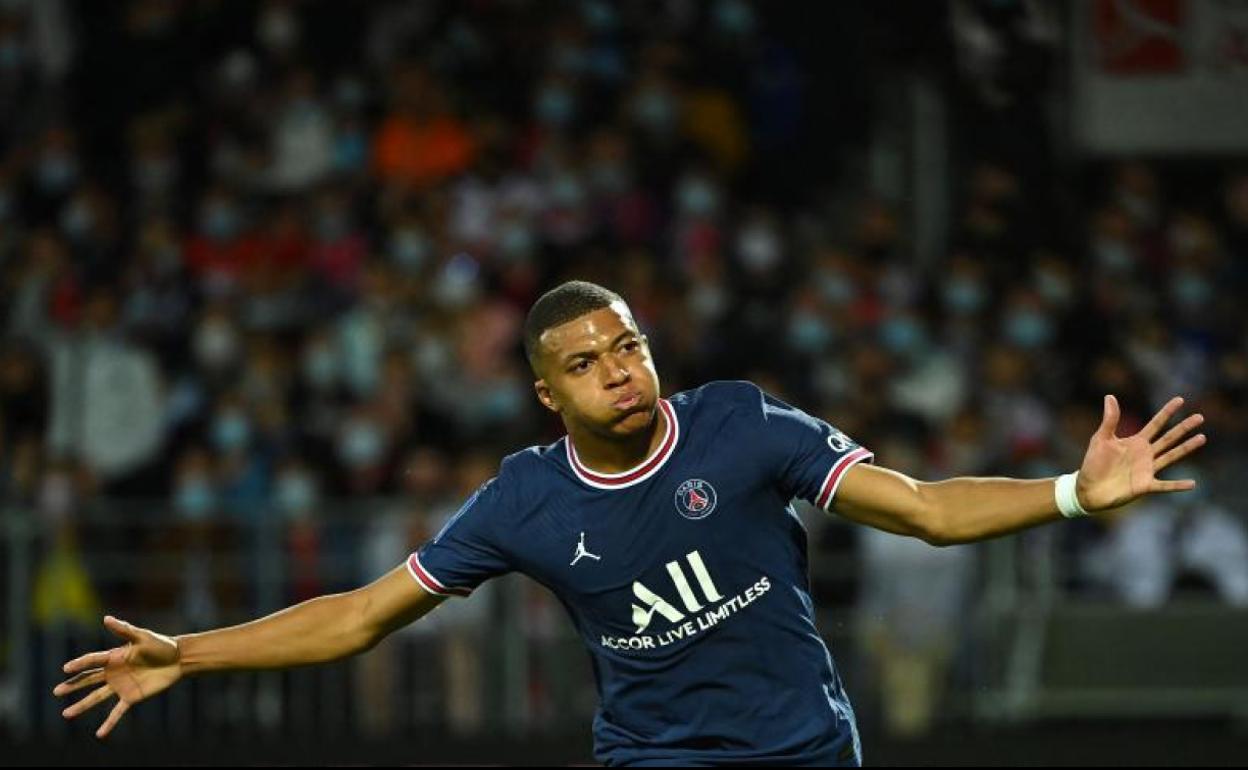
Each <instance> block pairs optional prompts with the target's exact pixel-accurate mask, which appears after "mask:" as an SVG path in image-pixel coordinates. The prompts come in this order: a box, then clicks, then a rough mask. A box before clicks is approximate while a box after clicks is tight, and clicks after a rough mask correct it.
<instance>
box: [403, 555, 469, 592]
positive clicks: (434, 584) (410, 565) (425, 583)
mask: <svg viewBox="0 0 1248 770" xmlns="http://www.w3.org/2000/svg"><path fill="white" fill-rule="evenodd" d="M407 571H408V572H409V573H411V576H412V577H413V578H415V580H416V582H417V583H419V584H420V587H421V588H423V589H425V590H426V591H428V592H429V593H431V594H433V595H434V596H467V595H469V594H471V593H472V589H471V588H448V587H447V586H446V585H445V584H444V583H443V582H442V581H440V580H438V579H437V578H435V577H434V576H433V575H431V574H430V573H429V570H427V569H425V566H424V565H423V564H421V563H420V556H419V554H412V555H411V556H409V557H407Z"/></svg>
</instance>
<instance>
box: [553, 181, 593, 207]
mask: <svg viewBox="0 0 1248 770" xmlns="http://www.w3.org/2000/svg"><path fill="white" fill-rule="evenodd" d="M550 197H551V200H553V201H554V202H555V204H556V205H558V206H561V207H563V208H575V207H577V206H579V205H581V202H582V201H584V200H585V190H584V189H583V188H582V187H581V183H580V181H579V180H578V179H577V178H576V177H575V176H572V175H571V174H561V175H559V178H558V179H556V180H555V182H554V184H553V185H551V187H550Z"/></svg>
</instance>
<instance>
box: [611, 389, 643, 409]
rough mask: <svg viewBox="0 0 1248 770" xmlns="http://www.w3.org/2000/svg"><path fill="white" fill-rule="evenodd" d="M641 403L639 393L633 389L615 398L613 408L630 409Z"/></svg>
mask: <svg viewBox="0 0 1248 770" xmlns="http://www.w3.org/2000/svg"><path fill="white" fill-rule="evenodd" d="M640 403H641V393H639V392H637V391H634V392H632V393H629V394H627V395H624V396H620V397H619V398H617V399H616V400H615V408H616V409H619V410H620V411H624V410H627V409H632V408H634V407H636V406H637V405H638V404H640Z"/></svg>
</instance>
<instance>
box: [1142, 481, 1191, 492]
mask: <svg viewBox="0 0 1248 770" xmlns="http://www.w3.org/2000/svg"><path fill="white" fill-rule="evenodd" d="M1195 488H1196V481H1195V480H1194V479H1177V480H1175V481H1154V482H1153V486H1152V488H1151V489H1149V490H1148V491H1149V492H1187V491H1188V490H1191V489H1195Z"/></svg>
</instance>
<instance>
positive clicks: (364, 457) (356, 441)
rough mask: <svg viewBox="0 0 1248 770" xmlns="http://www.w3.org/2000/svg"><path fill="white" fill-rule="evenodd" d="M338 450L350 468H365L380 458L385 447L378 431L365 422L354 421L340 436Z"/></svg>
mask: <svg viewBox="0 0 1248 770" xmlns="http://www.w3.org/2000/svg"><path fill="white" fill-rule="evenodd" d="M338 451H339V454H340V456H341V457H342V460H343V462H345V463H346V464H347V465H349V466H351V467H352V468H367V467H368V466H370V465H374V464H375V463H377V462H378V461H379V460H380V459H381V455H382V452H383V451H385V447H384V446H383V445H382V437H381V432H380V431H378V430H377V429H376V428H374V427H373V426H371V425H369V424H367V423H355V424H354V425H352V426H351V427H349V428H348V429H347V432H346V434H345V435H344V436H343V437H342V443H341V445H340V446H339V448H338Z"/></svg>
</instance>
